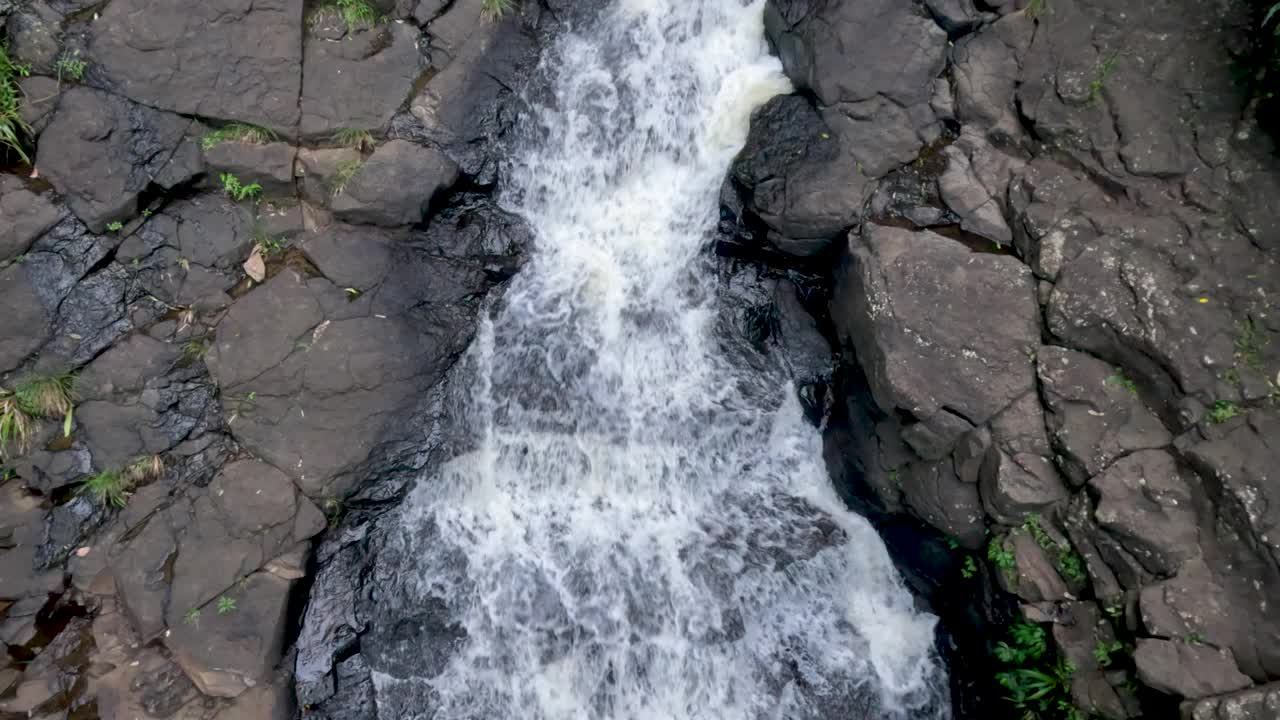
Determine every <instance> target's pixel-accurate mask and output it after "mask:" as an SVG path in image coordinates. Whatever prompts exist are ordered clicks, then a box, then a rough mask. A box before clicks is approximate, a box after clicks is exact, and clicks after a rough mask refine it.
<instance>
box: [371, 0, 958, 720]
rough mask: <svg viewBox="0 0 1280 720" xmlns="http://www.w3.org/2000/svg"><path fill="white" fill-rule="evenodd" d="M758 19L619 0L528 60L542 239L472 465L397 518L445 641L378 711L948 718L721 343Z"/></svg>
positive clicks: (496, 356) (748, 379)
mask: <svg viewBox="0 0 1280 720" xmlns="http://www.w3.org/2000/svg"><path fill="white" fill-rule="evenodd" d="M763 4H764V0H754V1H752V2H749V4H744V3H743V0H618V2H617V3H616V4H615V5H614V6H613V7H611V8H610V9H608V10H607V11H606V12H605V14H604V15H603V16H602V17H601V18H600V19H599V21H598V22H597V23H595V24H594V25H593V26H592V27H591V28H590V30H589V31H584V32H583V33H581V34H569V35H567V36H566V37H564V38H562V39H561V41H560V42H559V44H558V46H557V48H555V50H554V51H552V55H551V57H550V58H549V59H548V60H547V61H546V63H547V64H546V68H545V69H546V71H547V72H548V73H549V74H550V75H551V78H552V80H551V85H552V88H553V90H554V98H553V100H550V101H549V102H548V103H547V105H548V106H547V107H544V108H541V109H540V110H539V111H538V112H537V113H535V115H534V117H533V118H532V119H531V120H532V121H534V122H536V123H537V132H534V133H531V135H532V136H535V137H536V138H537V139H536V141H534V142H531V143H528V146H527V147H525V148H524V149H522V150H521V151H519V153H518V154H517V156H516V158H515V160H514V161H513V167H512V168H511V171H510V173H509V180H508V183H509V184H508V186H507V187H506V188H505V191H504V202H505V203H506V204H507V205H508V207H509V208H510V209H511V210H513V211H515V212H518V213H520V214H522V215H523V216H524V217H525V218H526V219H527V220H528V221H529V223H530V225H531V226H532V227H533V228H534V229H535V231H536V237H537V240H536V248H535V249H534V253H533V256H532V258H531V259H530V261H529V262H528V264H527V265H526V266H525V268H524V269H523V270H522V271H521V273H520V274H519V275H518V276H517V277H516V278H515V279H514V280H513V281H512V283H511V286H510V287H509V289H508V290H507V292H506V295H505V296H504V298H503V303H502V306H501V308H500V309H498V310H497V311H496V312H495V313H494V315H493V317H492V318H490V319H487V320H486V321H484V322H483V324H482V327H481V329H480V332H479V336H478V338H477V340H476V342H475V344H474V346H473V347H472V349H471V351H470V353H469V355H468V357H467V359H466V361H465V363H466V367H467V368H468V370H467V372H468V373H469V375H468V387H469V388H470V390H471V396H470V398H469V401H468V403H467V407H466V408H465V411H463V412H461V413H460V416H459V417H456V418H453V419H452V421H453V422H455V423H461V424H462V425H464V426H465V432H467V433H469V434H470V436H471V437H474V438H475V449H474V450H473V451H472V452H468V453H466V454H464V455H461V456H459V457H456V458H454V459H452V460H450V461H449V462H447V463H446V464H445V465H444V466H443V467H442V468H440V469H438V470H437V471H436V472H435V473H434V474H433V475H432V476H431V477H428V478H424V479H423V480H422V481H421V482H420V483H419V485H418V487H417V488H416V490H415V491H414V493H413V494H412V495H411V497H410V498H409V500H408V501H407V504H406V506H405V508H404V509H403V510H402V512H401V516H400V522H401V523H402V525H403V526H404V528H405V530H404V532H403V534H402V537H401V539H400V542H401V543H402V544H404V545H406V546H408V550H409V551H408V552H406V553H404V555H405V556H407V557H413V558H415V560H414V562H416V566H415V567H404V568H398V569H397V572H398V573H399V574H401V576H402V577H410V578H412V583H414V584H415V588H416V590H415V591H416V592H417V593H418V597H421V598H433V600H432V602H442V603H443V604H444V605H446V606H447V613H448V614H449V616H450V617H451V618H453V619H452V620H451V622H452V623H453V624H452V625H450V627H452V628H454V629H455V630H454V634H453V635H451V636H450V637H449V638H448V639H447V642H443V643H433V649H432V650H431V651H432V652H439V651H440V648H441V647H445V648H447V653H446V655H447V656H442V657H441V658H440V660H439V662H438V663H437V664H438V666H439V667H438V668H436V669H437V670H438V673H436V674H434V675H433V676H432V677H430V678H404V677H393V676H392V675H389V674H386V673H375V681H376V684H377V687H378V690H379V693H380V695H383V696H390V695H391V694H394V693H395V691H396V688H397V687H398V686H401V685H403V684H405V683H416V684H417V685H419V686H421V685H423V684H426V685H427V686H429V688H428V692H427V693H426V694H425V695H423V694H422V693H419V694H418V696H419V697H423V696H425V697H429V698H430V702H429V704H430V705H431V707H430V708H427V707H421V708H416V709H414V710H412V711H407V710H406V709H405V708H404V707H402V706H396V709H394V710H384V712H382V715H383V716H384V717H386V718H391V717H396V718H397V719H398V720H399V719H400V718H405V717H409V715H410V714H412V712H421V713H422V716H423V717H433V718H448V719H451V720H452V719H461V718H477V719H479V718H484V719H485V720H504V719H507V718H520V719H522V720H523V719H528V720H567V719H570V718H574V719H577V718H582V719H584V720H585V719H586V718H600V719H604V720H666V719H671V720H692V719H695V718H696V719H707V720H710V719H713V718H715V719H723V720H748V719H750V720H754V719H756V718H761V719H763V718H778V719H782V718H788V719H794V720H800V719H802V718H813V719H815V720H816V719H819V718H822V719H831V720H834V719H835V718H842V719H843V718H864V717H865V718H892V717H910V716H916V717H930V718H943V717H946V716H947V714H948V713H947V710H946V708H945V701H942V700H940V699H939V690H938V688H939V687H942V688H945V685H946V683H945V678H943V677H940V676H941V675H942V673H943V671H942V670H941V668H940V667H939V666H938V664H937V662H936V660H935V658H934V657H933V655H932V652H931V646H932V638H933V626H934V619H933V618H932V617H931V616H928V615H926V614H922V613H920V612H918V611H917V610H916V609H915V608H914V606H913V603H912V600H911V598H910V597H909V595H908V593H907V592H906V591H905V590H904V589H903V588H902V586H901V584H900V581H899V580H898V578H897V576H896V574H895V571H894V569H893V567H892V565H891V563H890V561H889V558H888V556H887V554H886V551H885V549H884V547H883V545H882V543H881V541H880V539H879V538H878V537H877V536H876V534H875V532H874V531H873V530H872V528H871V527H870V526H869V525H868V524H867V523H866V522H865V521H864V520H863V519H862V518H860V517H858V516H856V515H853V514H851V513H850V512H848V511H847V510H846V509H844V507H843V505H842V504H841V502H840V500H839V499H838V498H837V497H836V495H835V493H834V491H833V489H832V488H831V484H830V480H829V479H828V477H827V475H826V471H825V469H824V465H823V462H822V453H821V439H820V436H819V434H818V432H817V431H816V430H815V429H813V428H812V427H811V426H809V425H808V424H806V422H805V421H804V419H803V416H802V413H801V410H800V408H799V405H798V403H797V402H796V400H795V390H794V388H793V387H791V386H790V385H789V383H788V380H787V376H786V373H785V371H784V370H783V368H782V366H781V365H780V364H778V363H776V362H774V363H772V364H768V363H766V364H767V365H768V367H766V368H765V369H764V370H763V371H762V370H761V369H760V367H759V363H756V364H753V366H752V367H750V368H748V367H743V366H742V365H743V364H742V363H741V362H740V361H738V360H736V359H735V357H734V355H733V354H732V353H728V352H726V351H725V349H724V347H723V345H724V344H723V343H722V342H721V340H720V338H718V335H717V333H718V330H717V324H716V319H717V317H718V316H717V293H716V290H717V287H716V280H715V276H714V272H713V269H712V265H711V261H710V260H709V258H708V253H707V252H706V250H707V242H708V239H709V238H710V232H711V230H712V229H713V228H714V227H715V223H716V220H717V193H718V190H719V187H720V184H721V182H722V180H723V178H724V175H725V172H726V170H727V168H728V167H729V165H730V163H731V161H732V159H733V156H734V154H735V153H736V152H737V151H738V149H739V148H740V147H741V146H742V144H743V143H744V141H745V138H746V134H747V128H748V122H749V118H750V113H751V111H752V110H753V109H754V108H755V107H757V106H759V105H760V104H761V103H763V102H764V101H765V100H767V99H768V98H769V97H771V96H773V95H775V94H778V93H780V92H787V91H789V89H790V88H789V85H788V83H787V81H786V79H785V77H784V76H783V75H782V72H781V67H780V65H779V63H778V61H777V60H776V59H775V58H773V57H771V56H770V55H769V53H768V48H767V46H766V43H765V41H764V32H763V24H762V14H763ZM424 526H430V527H431V528H433V532H431V533H430V534H429V536H427V537H429V541H427V540H423V537H424V536H423V535H422V533H420V532H415V529H417V528H421V527H424ZM406 582H407V581H406ZM440 598H443V600H442V601H440V600H434V599H440ZM433 612H434V611H433ZM424 652H425V650H424ZM392 705H393V703H384V702H382V701H380V707H384V708H390V707H392ZM406 713H409V714H406Z"/></svg>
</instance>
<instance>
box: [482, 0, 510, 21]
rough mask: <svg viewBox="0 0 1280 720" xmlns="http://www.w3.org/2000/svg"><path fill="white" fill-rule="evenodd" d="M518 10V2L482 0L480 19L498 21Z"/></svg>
mask: <svg viewBox="0 0 1280 720" xmlns="http://www.w3.org/2000/svg"><path fill="white" fill-rule="evenodd" d="M515 9H516V0H480V17H482V18H484V19H485V20H497V19H498V18H501V17H502V16H504V15H506V14H507V13H509V12H511V11H512V10H515Z"/></svg>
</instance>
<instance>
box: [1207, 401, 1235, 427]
mask: <svg viewBox="0 0 1280 720" xmlns="http://www.w3.org/2000/svg"><path fill="white" fill-rule="evenodd" d="M1239 414H1240V408H1239V407H1237V406H1236V404H1235V403H1233V402H1231V401H1230V400H1219V401H1217V402H1215V403H1214V404H1213V407H1211V408H1209V422H1211V423H1213V424H1214V425H1221V424H1222V423H1224V422H1226V421H1228V420H1230V419H1231V418H1233V417H1236V416H1237V415H1239Z"/></svg>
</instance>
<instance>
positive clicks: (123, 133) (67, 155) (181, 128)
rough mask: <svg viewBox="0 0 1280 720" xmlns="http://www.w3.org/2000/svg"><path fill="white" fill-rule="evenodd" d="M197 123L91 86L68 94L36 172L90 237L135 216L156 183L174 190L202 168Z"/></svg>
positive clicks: (41, 148)
mask: <svg viewBox="0 0 1280 720" xmlns="http://www.w3.org/2000/svg"><path fill="white" fill-rule="evenodd" d="M192 130H193V123H192V121H191V120H188V119H186V118H183V117H179V116H177V115H171V114H169V113H163V112H158V111H156V110H153V109H151V108H149V107H144V106H141V105H135V104H134V103H131V102H129V101H128V100H125V99H123V98H121V97H118V96H115V95H111V94H108V93H105V92H102V91H100V90H93V89H90V88H87V87H82V86H78V87H74V88H72V89H70V90H68V91H67V92H65V93H63V95H62V96H61V98H60V99H59V101H58V107H57V110H56V112H55V114H54V116H53V120H52V121H50V123H49V126H48V127H47V128H45V130H44V132H43V133H42V134H41V136H40V145H39V150H38V152H37V155H36V166H37V167H39V168H40V170H41V171H42V172H43V174H44V175H45V176H46V177H47V178H48V179H49V181H50V182H52V183H53V186H54V187H55V188H57V189H58V191H59V192H60V193H61V194H62V195H63V196H64V197H65V198H66V201H67V205H68V206H69V207H70V208H71V210H72V212H74V213H75V214H76V216H77V217H79V218H80V219H81V220H82V221H83V222H84V224H85V225H87V226H88V227H89V229H90V230H91V231H93V232H103V231H104V230H106V228H107V224H108V223H110V222H112V221H123V220H127V219H129V218H130V217H132V216H134V215H135V214H137V212H138V209H139V208H138V196H139V195H140V194H141V193H142V192H144V191H145V190H147V189H148V187H149V186H151V185H156V186H158V187H160V188H164V189H169V188H173V187H175V186H177V185H180V184H182V183H184V182H186V181H187V180H189V179H190V178H192V177H193V176H195V175H196V174H197V173H198V172H200V171H201V170H202V167H203V163H202V161H201V158H200V151H199V148H198V147H197V145H196V143H195V142H194V140H193V138H192V137H190V136H189V132H190V131H192Z"/></svg>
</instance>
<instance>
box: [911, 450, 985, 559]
mask: <svg viewBox="0 0 1280 720" xmlns="http://www.w3.org/2000/svg"><path fill="white" fill-rule="evenodd" d="M900 472H901V475H900V477H901V479H902V495H903V500H904V502H905V503H906V504H907V506H908V507H910V508H911V510H912V512H914V513H915V514H916V515H917V516H919V517H920V519H922V520H924V521H925V522H927V523H929V524H930V525H932V526H934V527H935V528H937V529H938V530H940V531H942V532H943V533H946V534H947V535H948V536H950V537H954V538H955V539H956V540H957V541H958V542H959V543H960V544H961V545H963V546H964V547H967V548H977V547H979V546H981V545H982V542H983V540H984V538H985V537H986V525H985V524H984V523H983V521H982V519H983V513H982V502H981V500H980V499H979V498H978V488H977V486H975V485H973V484H971V483H966V482H961V481H960V479H959V478H957V477H956V475H955V472H954V470H953V469H952V465H951V463H950V462H945V461H944V462H939V463H923V462H917V463H913V464H911V465H908V466H907V467H906V468H905V469H904V470H902V471H900Z"/></svg>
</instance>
